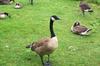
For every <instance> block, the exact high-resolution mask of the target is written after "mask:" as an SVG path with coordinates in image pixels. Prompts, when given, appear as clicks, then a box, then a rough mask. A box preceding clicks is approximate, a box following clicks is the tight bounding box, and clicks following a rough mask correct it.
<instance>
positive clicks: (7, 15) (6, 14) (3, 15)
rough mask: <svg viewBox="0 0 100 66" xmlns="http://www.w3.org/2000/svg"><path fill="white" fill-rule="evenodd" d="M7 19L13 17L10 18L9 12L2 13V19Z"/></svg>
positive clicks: (0, 16) (0, 14)
mask: <svg viewBox="0 0 100 66" xmlns="http://www.w3.org/2000/svg"><path fill="white" fill-rule="evenodd" d="M6 17H11V16H10V15H9V13H7V12H1V13H0V19H4V18H6Z"/></svg>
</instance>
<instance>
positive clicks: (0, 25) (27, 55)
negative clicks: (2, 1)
mask: <svg viewBox="0 0 100 66" xmlns="http://www.w3.org/2000/svg"><path fill="white" fill-rule="evenodd" d="M16 1H18V2H21V3H22V4H23V6H24V7H23V8H22V9H18V10H16V9H14V8H13V6H14V4H12V5H8V6H7V5H0V12H2V11H6V12H9V13H10V15H11V18H7V19H5V20H0V66H41V61H40V57H39V56H38V55H36V53H35V52H32V51H31V50H30V49H26V48H25V47H26V45H28V44H30V43H32V42H33V41H36V40H39V39H40V38H45V37H47V36H50V32H49V27H48V26H49V18H50V16H51V15H58V16H59V17H60V18H61V20H60V21H59V22H56V23H55V24H54V29H55V32H56V34H57V37H58V40H59V47H58V49H57V50H56V51H55V52H54V53H53V54H52V55H51V62H52V66H100V6H97V5H95V4H90V5H91V6H92V8H93V9H94V13H92V14H89V13H87V14H86V15H85V16H82V13H81V12H80V9H79V5H78V4H79V2H78V1H72V0H34V5H33V6H31V5H30V4H29V3H28V0H16ZM77 20H78V21H80V22H81V23H82V24H83V25H86V26H87V27H89V28H92V29H93V30H92V33H91V35H90V36H79V35H75V34H73V33H71V32H70V27H71V26H72V24H73V23H74V22H75V21H77ZM91 24H92V25H91ZM45 57H46V56H45ZM29 59H30V60H29ZM45 60H46V59H45Z"/></svg>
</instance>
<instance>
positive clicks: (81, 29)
mask: <svg viewBox="0 0 100 66" xmlns="http://www.w3.org/2000/svg"><path fill="white" fill-rule="evenodd" d="M91 30H92V29H89V28H87V27H85V26H82V25H80V23H79V22H78V21H77V22H75V23H74V25H73V26H72V27H71V31H72V32H73V33H75V34H79V35H89V32H90V31H91Z"/></svg>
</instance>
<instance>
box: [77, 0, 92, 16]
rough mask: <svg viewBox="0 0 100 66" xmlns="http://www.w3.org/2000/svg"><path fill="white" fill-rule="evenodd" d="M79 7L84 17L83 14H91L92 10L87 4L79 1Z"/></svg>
mask: <svg viewBox="0 0 100 66" xmlns="http://www.w3.org/2000/svg"><path fill="white" fill-rule="evenodd" d="M79 7H80V9H81V11H82V13H83V15H85V12H90V13H92V12H93V9H92V8H91V7H90V6H89V5H88V4H87V3H85V2H83V1H80V4H79Z"/></svg>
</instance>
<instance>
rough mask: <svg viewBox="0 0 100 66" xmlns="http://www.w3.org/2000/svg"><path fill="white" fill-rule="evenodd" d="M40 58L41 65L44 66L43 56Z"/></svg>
mask: <svg viewBox="0 0 100 66" xmlns="http://www.w3.org/2000/svg"><path fill="white" fill-rule="evenodd" d="M40 58H41V62H42V65H43V66H44V62H43V56H41V55H40Z"/></svg>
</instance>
